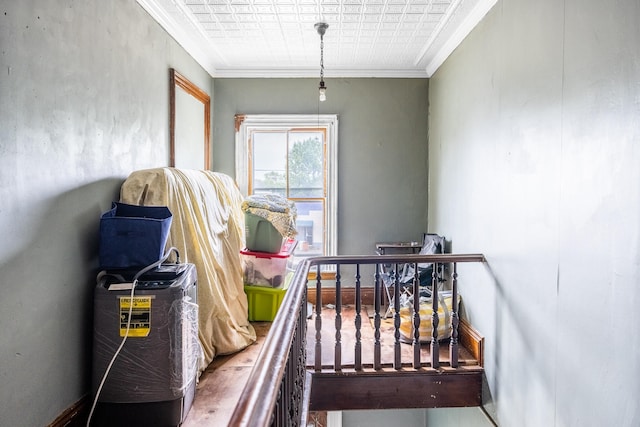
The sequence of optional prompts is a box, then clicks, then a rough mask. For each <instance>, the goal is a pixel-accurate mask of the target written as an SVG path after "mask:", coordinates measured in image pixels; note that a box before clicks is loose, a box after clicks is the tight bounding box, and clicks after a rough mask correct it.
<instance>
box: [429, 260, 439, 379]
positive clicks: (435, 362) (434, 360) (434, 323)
mask: <svg viewBox="0 0 640 427" xmlns="http://www.w3.org/2000/svg"><path fill="white" fill-rule="evenodd" d="M431 304H432V310H433V312H432V313H431V327H432V333H431V367H432V368H434V369H438V368H439V367H440V343H439V342H438V324H439V322H440V319H439V316H438V263H436V262H434V263H433V264H432V273H431Z"/></svg>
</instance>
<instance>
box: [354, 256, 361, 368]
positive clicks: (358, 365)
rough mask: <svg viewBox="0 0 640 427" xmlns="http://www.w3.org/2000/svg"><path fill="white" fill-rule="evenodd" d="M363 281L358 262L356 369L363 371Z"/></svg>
mask: <svg viewBox="0 0 640 427" xmlns="http://www.w3.org/2000/svg"><path fill="white" fill-rule="evenodd" d="M361 292H362V290H361V283H360V264H356V301H355V302H356V318H355V327H356V345H355V349H354V351H355V363H354V365H355V370H356V371H362V331H361V328H362V316H361V315H360V312H361V311H362V295H361Z"/></svg>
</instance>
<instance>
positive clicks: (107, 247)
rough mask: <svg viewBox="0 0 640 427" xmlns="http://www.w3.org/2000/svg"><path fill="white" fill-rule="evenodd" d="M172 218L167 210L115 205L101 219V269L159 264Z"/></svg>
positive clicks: (165, 208)
mask: <svg viewBox="0 0 640 427" xmlns="http://www.w3.org/2000/svg"><path fill="white" fill-rule="evenodd" d="M172 218H173V216H172V214H171V211H170V210H169V208H167V207H166V206H136V205H128V204H126V203H119V202H114V203H113V205H112V207H111V209H110V210H109V211H107V212H105V213H104V214H102V216H101V217H100V268H101V269H107V270H110V269H123V268H136V267H145V266H147V265H150V264H153V263H154V262H157V261H159V260H160V259H161V258H162V256H163V255H164V248H165V245H166V244H167V238H168V237H169V229H170V228H171V219H172Z"/></svg>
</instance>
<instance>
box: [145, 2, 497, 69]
mask: <svg viewBox="0 0 640 427" xmlns="http://www.w3.org/2000/svg"><path fill="white" fill-rule="evenodd" d="M137 1H138V3H139V4H140V5H141V6H142V7H144V8H145V9H146V10H147V11H148V12H149V14H150V15H151V16H152V17H153V18H154V19H155V20H156V21H158V23H159V24H160V25H161V26H162V27H164V28H165V30H166V31H167V32H168V33H169V34H170V35H171V36H173V37H174V38H175V39H176V41H177V42H178V43H180V44H181V45H182V46H183V47H184V48H185V49H186V50H187V52H189V53H190V54H191V55H192V56H193V57H194V58H195V59H196V61H198V63H200V65H202V67H203V68H204V69H206V70H207V71H208V72H209V74H211V76H212V77H313V76H319V67H320V36H319V34H318V33H317V32H316V30H315V29H314V24H315V23H316V22H319V21H324V22H326V23H327V24H329V28H328V30H327V32H326V34H325V36H324V66H325V76H327V77H430V76H431V75H432V74H433V73H434V72H435V71H436V70H437V69H438V67H439V66H440V65H441V64H442V63H443V62H444V60H445V59H446V58H447V57H448V56H449V54H450V53H451V52H452V51H453V50H454V49H455V48H456V47H457V46H458V44H459V43H460V42H461V41H462V40H463V39H464V37H466V35H467V34H468V33H469V32H470V31H471V30H472V29H473V27H475V25H476V24H477V23H478V22H479V21H480V20H481V19H482V17H483V16H484V15H485V14H486V13H487V12H488V11H489V10H490V9H491V7H492V6H493V5H494V4H495V2H496V0H137Z"/></svg>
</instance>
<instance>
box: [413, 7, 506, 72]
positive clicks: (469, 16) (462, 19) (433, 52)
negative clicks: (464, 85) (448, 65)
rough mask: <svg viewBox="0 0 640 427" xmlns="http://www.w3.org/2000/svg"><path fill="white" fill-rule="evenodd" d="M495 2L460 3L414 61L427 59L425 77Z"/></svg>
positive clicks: (439, 64) (457, 44) (447, 55)
mask: <svg viewBox="0 0 640 427" xmlns="http://www.w3.org/2000/svg"><path fill="white" fill-rule="evenodd" d="M496 2H497V0H477V1H466V2H462V1H460V3H459V4H458V5H457V6H456V8H455V10H453V11H452V12H453V13H452V16H451V17H450V19H447V20H446V25H444V26H443V28H441V29H440V30H439V31H438V32H437V34H436V37H435V38H434V39H433V40H430V41H428V42H427V45H425V48H424V50H423V53H422V56H421V57H419V58H417V59H416V62H419V61H421V60H422V59H423V58H426V59H427V65H426V68H425V71H426V75H427V77H431V76H433V74H434V73H435V72H436V71H437V70H438V68H440V66H441V65H442V64H443V63H444V61H445V60H446V59H447V58H448V57H449V55H451V53H453V51H454V50H455V49H456V48H457V47H458V46H459V45H460V43H462V41H463V40H464V39H465V38H466V37H467V36H468V35H469V33H470V32H471V31H472V30H473V29H474V28H475V27H476V25H478V23H479V22H480V21H481V20H482V18H484V17H485V15H486V14H487V13H488V12H489V11H490V10H491V8H492V7H493V6H494V5H495V4H496Z"/></svg>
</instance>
